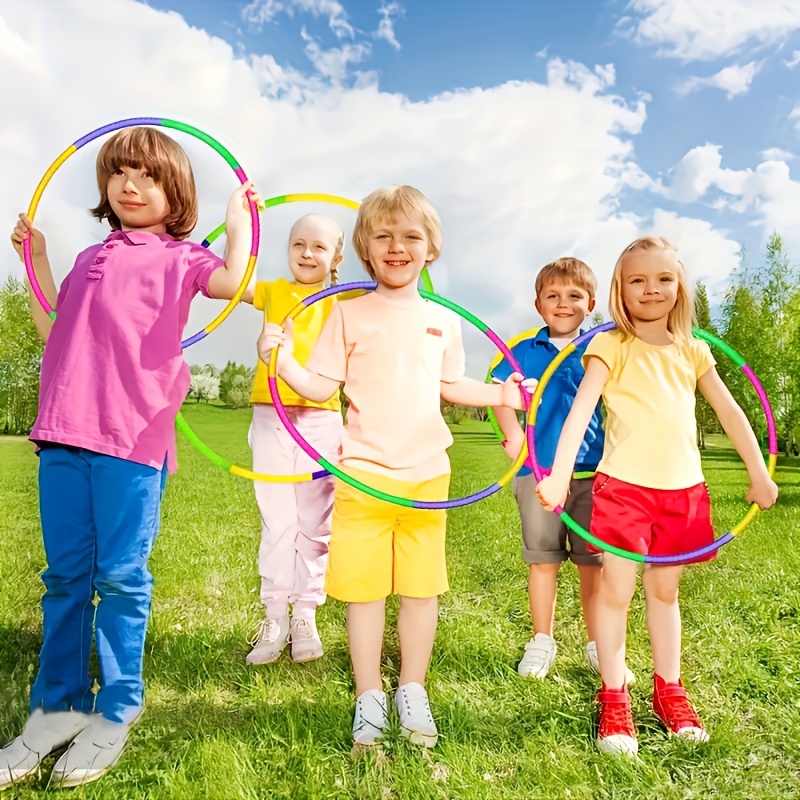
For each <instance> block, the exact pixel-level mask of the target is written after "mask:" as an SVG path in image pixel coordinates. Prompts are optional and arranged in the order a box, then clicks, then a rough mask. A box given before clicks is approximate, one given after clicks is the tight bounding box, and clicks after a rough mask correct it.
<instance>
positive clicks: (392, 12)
mask: <svg viewBox="0 0 800 800" xmlns="http://www.w3.org/2000/svg"><path fill="white" fill-rule="evenodd" d="M378 13H379V14H380V15H381V21H380V22H379V23H378V29H377V30H376V31H375V38H376V39H385V40H386V41H387V42H388V43H389V44H390V45H391V46H392V47H394V49H395V50H399V49H400V42H398V41H397V37H396V36H395V32H394V21H395V20H396V19H397V17H399V16H401V15H402V14H403V7H402V6H401V5H400V3H397V2H394V0H391V1H390V2H388V3H387V2H386V0H384V1H383V2H382V3H381V7H380V8H379V9H378Z"/></svg>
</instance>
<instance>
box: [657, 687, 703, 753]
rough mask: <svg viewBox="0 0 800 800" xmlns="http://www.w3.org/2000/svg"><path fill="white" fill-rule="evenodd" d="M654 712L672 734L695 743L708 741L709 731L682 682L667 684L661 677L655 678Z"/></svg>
mask: <svg viewBox="0 0 800 800" xmlns="http://www.w3.org/2000/svg"><path fill="white" fill-rule="evenodd" d="M653 711H655V712H656V715H657V716H658V718H659V719H660V720H661V721H662V722H663V723H664V725H665V726H666V728H667V730H668V731H669V732H670V733H671V734H674V735H675V736H680V737H681V738H682V739H689V740H690V741H694V742H707V741H708V731H707V730H706V729H705V728H704V727H703V723H702V722H701V721H700V717H698V716H697V712H696V711H695V710H694V707H693V706H692V704H691V703H690V702H689V698H688V696H687V694H686V689H685V688H684V686H683V684H682V683H681V682H680V681H678V682H677V683H666V682H665V681H664V679H663V678H661V676H659V675H656V676H655V678H654V681H653Z"/></svg>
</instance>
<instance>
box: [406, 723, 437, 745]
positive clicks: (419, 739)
mask: <svg viewBox="0 0 800 800" xmlns="http://www.w3.org/2000/svg"><path fill="white" fill-rule="evenodd" d="M400 735H401V736H403V737H404V738H406V739H408V741H409V742H411V744H415V745H417V746H420V747H427V748H431V747H436V743H437V742H438V741H439V734H438V733H434V734H430V733H420V732H419V731H410V730H408V729H407V728H401V729H400Z"/></svg>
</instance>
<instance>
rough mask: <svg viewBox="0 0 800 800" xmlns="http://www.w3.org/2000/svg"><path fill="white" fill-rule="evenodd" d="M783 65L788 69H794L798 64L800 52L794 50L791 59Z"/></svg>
mask: <svg viewBox="0 0 800 800" xmlns="http://www.w3.org/2000/svg"><path fill="white" fill-rule="evenodd" d="M783 63H784V64H786V66H787V67H789V69H794V68H795V67H796V66H797V65H798V64H800V50H795V51H794V53H792V57H791V58H790V59H789V60H788V61H784V62H783Z"/></svg>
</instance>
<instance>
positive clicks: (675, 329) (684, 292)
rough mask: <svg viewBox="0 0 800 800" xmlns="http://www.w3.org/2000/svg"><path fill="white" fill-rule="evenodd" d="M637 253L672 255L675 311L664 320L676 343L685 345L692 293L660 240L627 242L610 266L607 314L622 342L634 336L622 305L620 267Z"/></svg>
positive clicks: (668, 247)
mask: <svg viewBox="0 0 800 800" xmlns="http://www.w3.org/2000/svg"><path fill="white" fill-rule="evenodd" d="M637 250H671V251H672V252H673V253H674V254H675V263H676V264H677V265H678V269H677V275H678V298H677V300H676V302H675V307H674V308H673V309H672V310H671V311H670V312H669V316H668V317H667V330H668V331H669V332H670V333H671V334H672V335H673V336H674V337H675V339H676V340H677V341H678V342H686V341H689V340H690V339H691V337H692V324H693V322H694V293H693V292H692V287H691V285H690V284H689V281H688V279H687V277H686V272H685V271H684V269H683V264H682V263H681V261H680V259H679V258H678V255H677V254H678V251H677V249H676V248H675V247H673V246H672V245H671V244H670V243H669V242H668V241H667V240H666V239H665V238H664V237H663V236H642V237H641V238H639V239H636V241H634V242H631V243H630V244H629V245H628V246H627V247H626V248H625V249H624V250H623V251H622V253H621V254H620V257H619V258H618V259H617V263H616V264H615V265H614V272H613V274H612V276H611V292H610V294H609V298H608V310H609V312H610V313H611V317H612V319H613V320H614V322H615V323H616V324H617V330H618V331H619V332H620V333H621V334H622V338H623V339H628V338H630V337H632V336H636V329H635V328H634V327H633V322H632V321H631V318H630V314H629V313H628V309H627V308H625V304H624V303H623V302H622V267H623V266H624V265H625V261H626V259H627V258H628V256H629V255H630V254H631V253H635V252H636V251H637Z"/></svg>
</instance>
